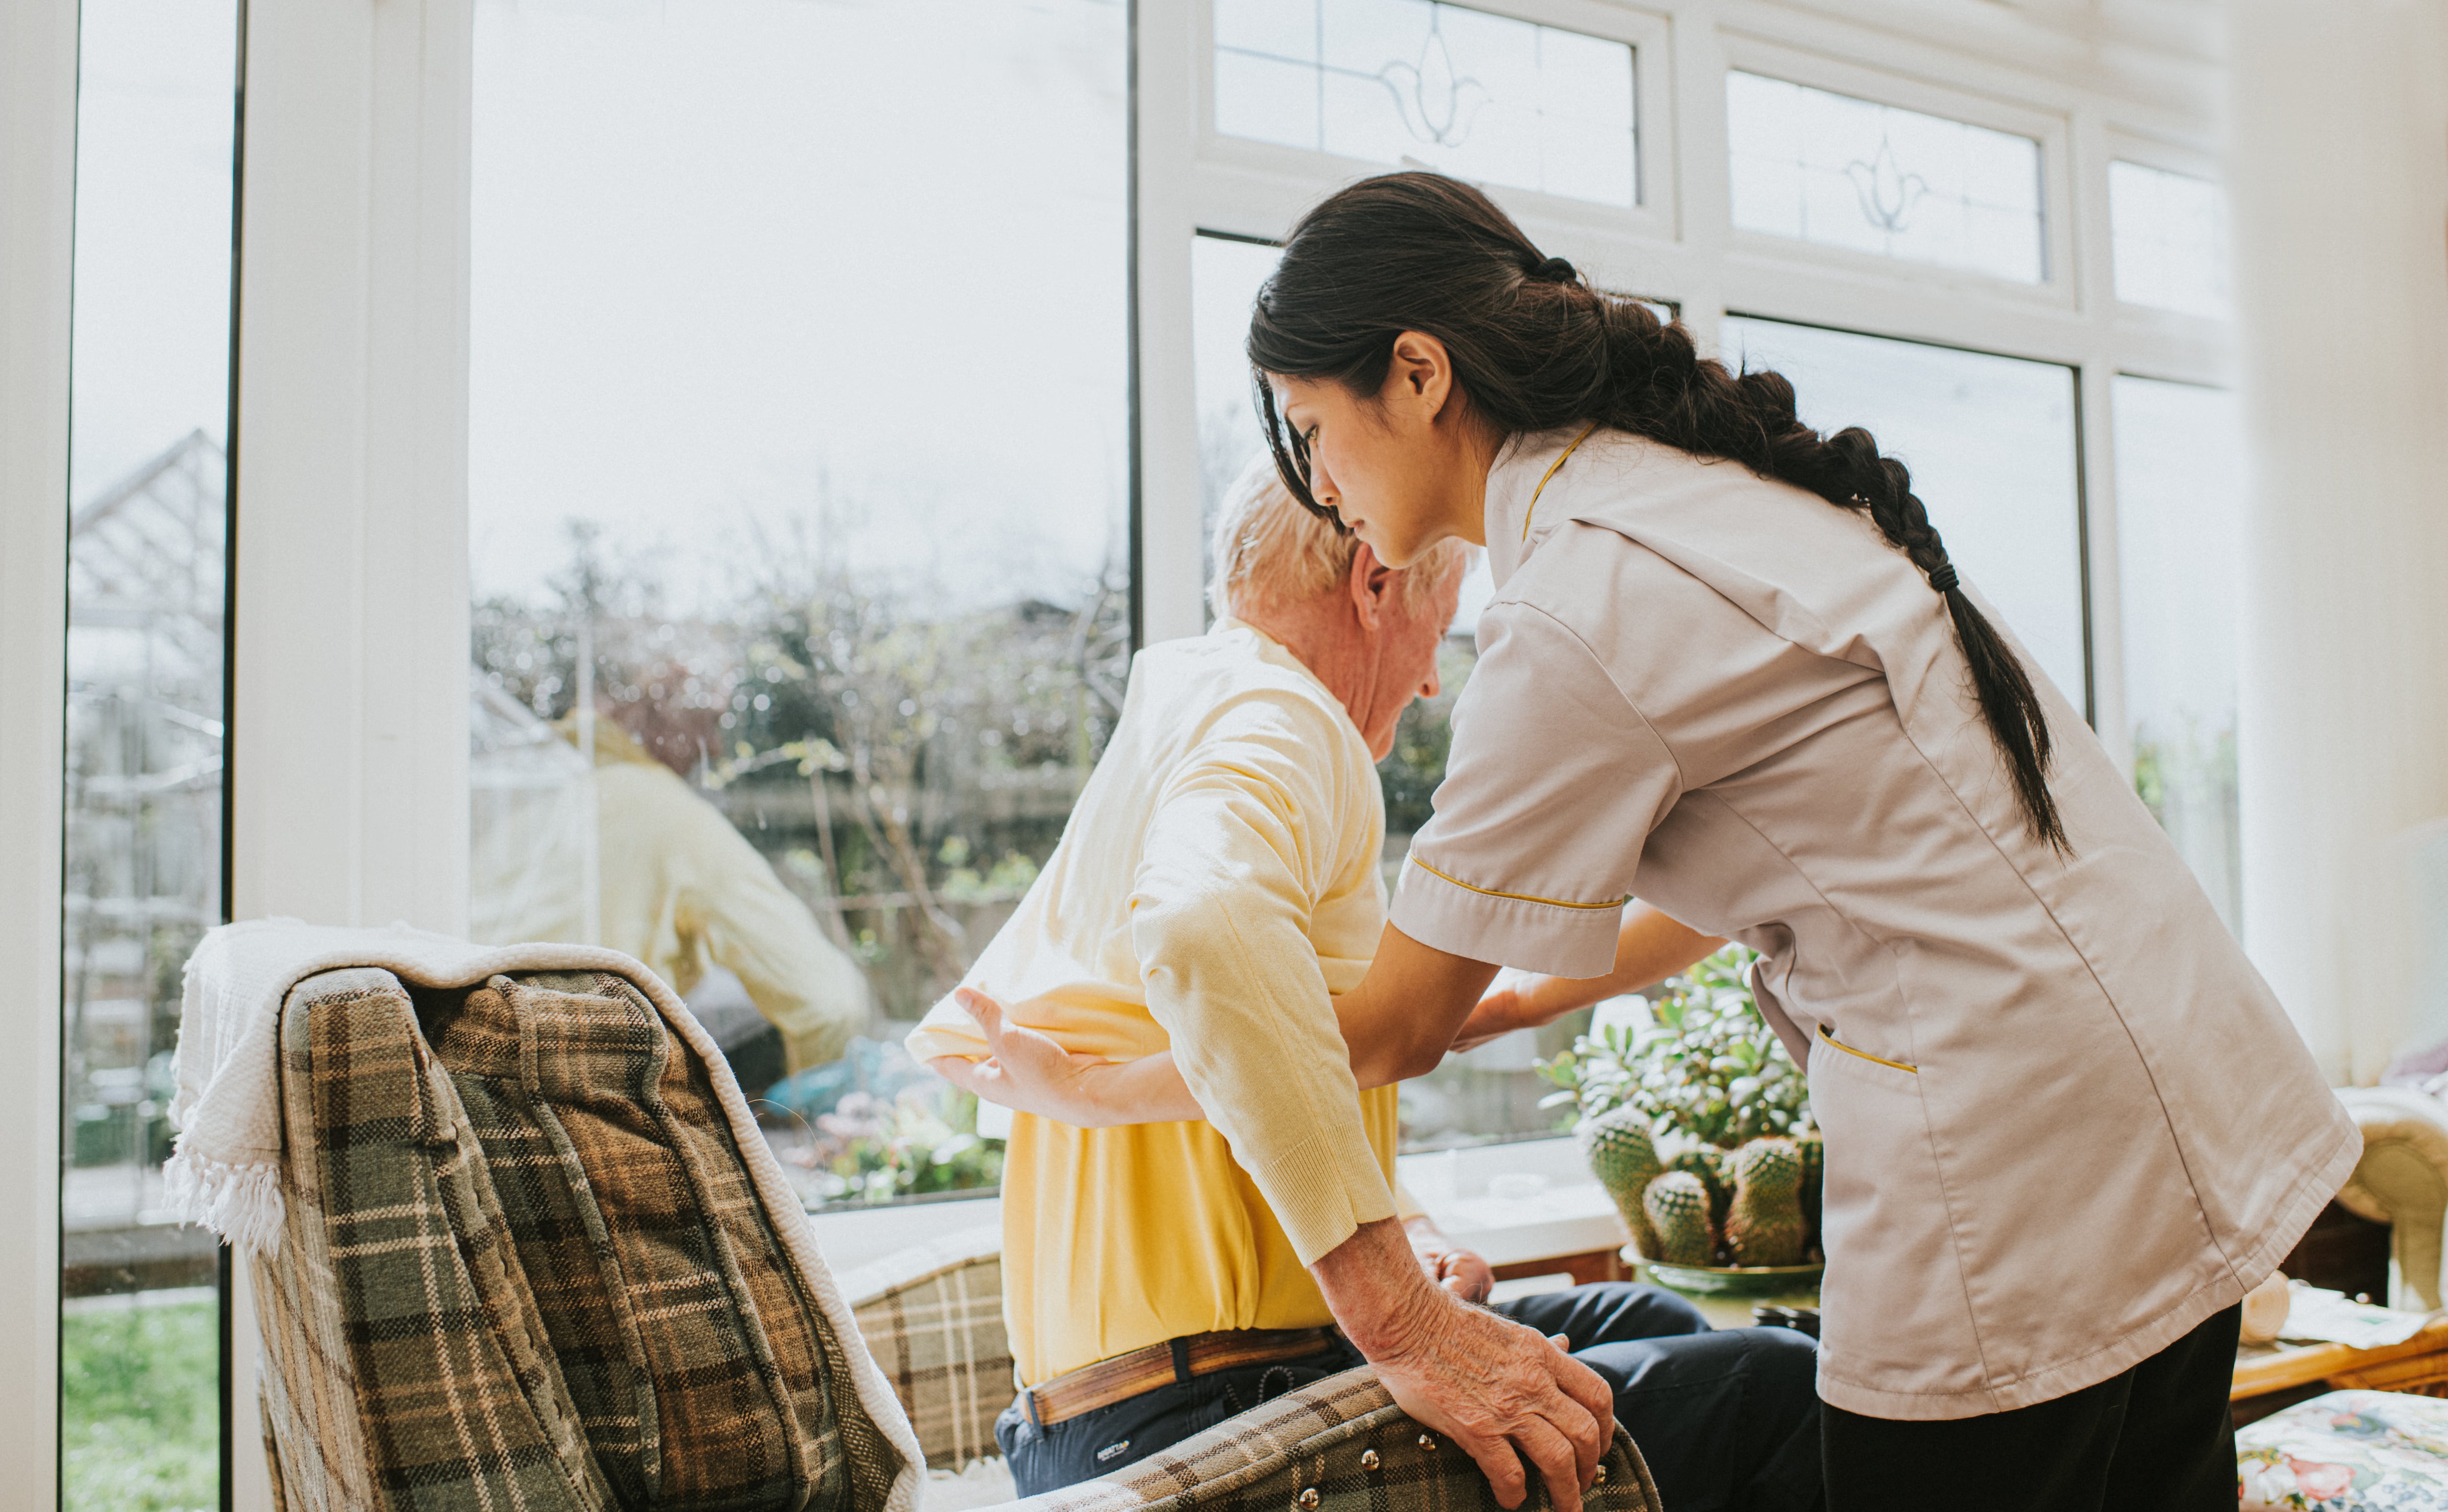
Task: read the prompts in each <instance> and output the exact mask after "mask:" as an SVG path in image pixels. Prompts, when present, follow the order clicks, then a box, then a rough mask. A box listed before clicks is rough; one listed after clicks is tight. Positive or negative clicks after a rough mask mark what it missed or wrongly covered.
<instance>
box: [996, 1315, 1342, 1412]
mask: <svg viewBox="0 0 2448 1512" xmlns="http://www.w3.org/2000/svg"><path fill="white" fill-rule="evenodd" d="M1335 1338H1336V1334H1335V1331H1334V1330H1332V1329H1330V1328H1328V1329H1232V1330H1225V1331H1223V1332H1220V1333H1193V1334H1189V1335H1187V1336H1186V1337H1183V1338H1178V1339H1167V1340H1166V1341H1165V1342H1163V1343H1162V1344H1151V1345H1149V1346H1148V1347H1147V1348H1146V1349H1133V1350H1132V1351H1131V1352H1130V1353H1128V1354H1118V1355H1115V1356H1114V1357H1113V1358H1112V1359H1110V1360H1100V1361H1098V1362H1097V1363H1096V1364H1094V1365H1086V1366H1081V1368H1079V1369H1077V1370H1073V1371H1071V1372H1069V1373H1068V1374H1065V1375H1058V1376H1056V1377H1055V1378H1054V1379H1053V1380H1051V1381H1048V1382H1046V1383H1045V1384H1044V1385H1043V1386H1040V1387H1032V1388H1029V1389H1028V1390H1025V1391H1023V1392H1022V1393H1021V1394H1020V1401H1021V1409H1022V1410H1023V1411H1024V1412H1026V1413H1027V1414H1028V1419H1029V1421H1030V1422H1032V1423H1034V1424H1036V1425H1037V1426H1039V1427H1041V1428H1042V1427H1047V1426H1052V1425H1054V1424H1057V1423H1060V1422H1061V1421H1062V1420H1063V1419H1065V1418H1076V1417H1078V1416H1079V1415H1080V1414H1081V1413H1082V1412H1094V1411H1096V1410H1097V1409H1098V1408H1099V1407H1112V1406H1113V1405H1114V1404H1115V1403H1117V1402H1125V1401H1128V1400H1129V1399H1131V1398H1132V1397H1135V1396H1138V1394H1139V1393H1141V1392H1143V1391H1153V1390H1155V1389H1156V1388H1157V1387H1160V1386H1174V1385H1177V1384H1180V1383H1183V1382H1187V1381H1190V1380H1192V1379H1193V1378H1195V1377H1197V1376H1202V1375H1214V1373H1215V1372H1216V1371H1218V1370H1234V1369H1238V1368H1241V1367H1243V1366H1245V1365H1272V1364H1275V1363H1276V1362H1277V1361H1281V1360H1298V1359H1302V1358H1305V1357H1306V1356H1309V1355H1312V1354H1316V1353H1319V1352H1320V1351H1322V1350H1324V1349H1328V1348H1329V1347H1330V1346H1332V1345H1333V1343H1334V1341H1335Z"/></svg>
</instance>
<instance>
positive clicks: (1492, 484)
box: [1485, 422, 1597, 588]
mask: <svg viewBox="0 0 2448 1512" xmlns="http://www.w3.org/2000/svg"><path fill="white" fill-rule="evenodd" d="M1588 429H1589V427H1588V425H1587V423H1586V422H1583V423H1580V424H1575V425H1568V426H1562V427H1559V429H1557V430H1554V431H1528V432H1525V433H1523V434H1521V435H1517V436H1514V437H1513V438H1512V439H1510V440H1508V441H1506V442H1505V443H1504V445H1503V447H1502V448H1501V450H1498V452H1497V453H1496V464H1495V466H1493V467H1491V468H1489V469H1487V506H1486V516H1485V525H1486V530H1487V570H1488V573H1489V575H1490V576H1491V577H1493V578H1494V579H1495V580H1496V585H1497V586H1498V587H1500V588H1501V587H1503V586H1504V580H1505V579H1507V578H1509V577H1511V576H1512V575H1513V571H1514V569H1515V568H1516V567H1519V566H1520V565H1521V564H1522V563H1523V562H1524V561H1526V560H1528V558H1529V556H1530V553H1531V552H1532V551H1533V550H1534V549H1536V548H1537V546H1538V544H1539V543H1540V541H1542V540H1544V539H1546V537H1547V535H1548V533H1549V532H1550V531H1552V530H1554V529H1555V528H1556V526H1558V525H1560V524H1561V523H1563V520H1564V518H1565V515H1564V511H1563V510H1561V509H1559V508H1557V507H1555V506H1556V504H1557V493H1558V490H1559V488H1562V487H1563V486H1564V480H1565V475H1566V474H1567V473H1569V472H1571V471H1572V470H1573V467H1574V465H1575V464H1577V463H1578V462H1580V461H1581V460H1582V458H1583V457H1584V456H1585V455H1587V453H1588V452H1589V450H1590V447H1591V446H1592V445H1593V444H1594V443H1596V441H1597V436H1595V435H1593V436H1592V437H1591V438H1590V439H1589V440H1588V441H1584V442H1582V443H1581V446H1580V449H1579V450H1577V451H1574V452H1573V456H1572V458H1571V460H1569V461H1567V462H1565V464H1564V465H1563V466H1562V467H1560V468H1558V467H1557V466H1556V462H1557V459H1558V458H1559V457H1562V456H1563V455H1564V453H1565V452H1566V451H1567V450H1572V447H1573V443H1574V441H1575V440H1576V439H1578V437H1579V436H1580V435H1581V433H1582V432H1583V431H1586V430H1588ZM1549 469H1554V476H1553V477H1552V478H1551V477H1549ZM1542 479H1543V480H1545V481H1546V489H1545V492H1544V493H1543V494H1541V493H1540V481H1541V480H1542ZM1534 497H1536V498H1539V500H1540V505H1539V508H1538V510H1537V512H1536V513H1535V514H1534V513H1533V512H1532V510H1531V507H1530V501H1531V500H1532V499H1533V498H1534Z"/></svg>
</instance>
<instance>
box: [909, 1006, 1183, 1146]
mask: <svg viewBox="0 0 2448 1512" xmlns="http://www.w3.org/2000/svg"><path fill="white" fill-rule="evenodd" d="M953 997H954V999H955V1000H956V1001H957V1002H958V1003H959V1004H960V1005H961V1006H962V1008H964V1009H965V1010H966V1011H967V1013H968V1015H969V1017H970V1018H972V1019H975V1020H977V1021H978V1030H979V1032H980V1033H982V1034H984V1035H985V1042H986V1051H987V1054H986V1058H985V1060H983V1061H970V1060H966V1059H964V1058H962V1057H960V1056H953V1055H939V1056H937V1057H935V1058H934V1059H932V1060H930V1061H928V1062H927V1065H928V1069H930V1070H932V1071H933V1072H934V1073H935V1074H936V1075H938V1076H940V1077H942V1078H943V1079H944V1080H945V1081H949V1082H951V1083H952V1084H953V1085H954V1086H956V1087H959V1088H960V1089H961V1090H962V1091H964V1092H974V1093H976V1094H977V1095H978V1096H979V1097H981V1098H984V1099H985V1101H988V1102H995V1103H1000V1104H1002V1105H1003V1106H1004V1107H1006V1108H1010V1109H1012V1110H1014V1111H1015V1112H1020V1113H1034V1114H1036V1115H1037V1116H1038V1117H1040V1118H1045V1119H1052V1120H1055V1121H1056V1122H1058V1123H1068V1124H1070V1125H1072V1126H1073V1127H1075V1128H1081V1129H1096V1128H1104V1127H1107V1126H1109V1125H1113V1124H1118V1123H1170V1122H1176V1121H1179V1120H1188V1119H1203V1118H1205V1117H1207V1114H1206V1112H1205V1110H1203V1109H1201V1108H1200V1107H1199V1106H1198V1103H1197V1101H1196V1100H1195V1099H1194V1098H1193V1097H1191V1095H1190V1088H1189V1087H1188V1086H1186V1085H1184V1084H1183V1082H1182V1080H1181V1076H1180V1073H1178V1072H1176V1070H1175V1069H1174V1067H1173V1055H1172V1053H1171V1052H1170V1051H1167V1052H1165V1053H1163V1054H1161V1055H1152V1056H1145V1057H1142V1058H1141V1059H1139V1060H1137V1061H1124V1062H1112V1061H1107V1060H1104V1059H1103V1058H1101V1057H1099V1056H1093V1055H1075V1054H1073V1053H1072V1052H1071V1051H1069V1050H1065V1049H1064V1048H1062V1045H1061V1043H1060V1042H1059V1041H1057V1040H1056V1039H1055V1038H1054V1037H1053V1036H1052V1035H1049V1034H1046V1033H1044V1032H1043V1031H1042V1030H1039V1029H1032V1028H1030V1027H1028V1026H1027V1025H1026V1024H1014V1023H1013V1022H1011V1017H1010V1015H1009V1014H1007V1013H1005V1012H1004V1006H1003V1005H1002V1004H1000V1003H997V1002H996V1001H995V1000H994V999H992V998H990V997H988V996H986V995H985V993H983V992H980V991H978V990H977V989H976V988H974V987H963V988H961V989H960V990H959V991H958V992H956V993H954V994H953Z"/></svg>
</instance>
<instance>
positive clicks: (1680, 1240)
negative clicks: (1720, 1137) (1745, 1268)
mask: <svg viewBox="0 0 2448 1512" xmlns="http://www.w3.org/2000/svg"><path fill="white" fill-rule="evenodd" d="M1641 1206H1642V1207H1643V1208H1644V1209H1646V1210H1647V1212H1648V1215H1649V1223H1650V1227H1652V1228H1654V1229H1655V1230H1656V1231H1657V1246H1658V1253H1657V1254H1656V1256H1655V1258H1657V1259H1659V1260H1663V1261H1664V1262H1666V1263H1667V1264H1668V1265H1695V1266H1705V1265H1708V1264H1710V1263H1711V1262H1712V1261H1713V1260H1714V1259H1715V1258H1716V1249H1717V1236H1716V1234H1715V1233H1714V1232H1713V1230H1712V1225H1711V1224H1710V1222H1709V1189H1708V1187H1706V1186H1705V1185H1703V1184H1702V1183H1701V1180H1700V1178H1699V1177H1696V1176H1693V1174H1692V1173H1691V1172H1689V1171H1669V1172H1667V1173H1666V1174H1665V1175H1664V1176H1661V1177H1658V1178H1657V1179H1655V1180H1654V1181H1652V1182H1650V1183H1649V1191H1648V1192H1647V1193H1646V1194H1644V1195H1643V1196H1642V1198H1641Z"/></svg>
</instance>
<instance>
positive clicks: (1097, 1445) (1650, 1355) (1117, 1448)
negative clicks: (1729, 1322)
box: [995, 1282, 1821, 1512]
mask: <svg viewBox="0 0 2448 1512" xmlns="http://www.w3.org/2000/svg"><path fill="white" fill-rule="evenodd" d="M1496 1311H1499V1312H1501V1313H1503V1314H1504V1315H1505V1316H1507V1317H1510V1318H1512V1319H1514V1320H1515V1321H1516V1322H1519V1323H1524V1324H1527V1325H1529V1326H1530V1327H1532V1328H1534V1329H1537V1330H1539V1331H1540V1332H1541V1333H1547V1334H1556V1333H1560V1334H1563V1335H1564V1336H1565V1337H1566V1338H1567V1339H1568V1340H1569V1341H1571V1345H1572V1349H1573V1355H1574V1357H1575V1358H1576V1359H1578V1360H1579V1361H1580V1362H1581V1363H1582V1364H1584V1365H1586V1366H1588V1367H1589V1368H1591V1369H1593V1370H1596V1371H1597V1373H1598V1375H1599V1377H1600V1378H1601V1379H1603V1380H1604V1381H1605V1382H1606V1383H1607V1386H1608V1387H1609V1388H1611V1389H1612V1390H1613V1391H1614V1392H1615V1413H1616V1421H1617V1422H1619V1423H1621V1424H1622V1425H1623V1426H1624V1428H1625V1429H1626V1430H1627V1431H1628V1432H1630V1433H1631V1435H1632V1439H1633V1442H1634V1443H1635V1444H1636V1445H1639V1446H1640V1452H1641V1457H1642V1458H1643V1459H1645V1460H1647V1461H1648V1462H1649V1473H1650V1474H1651V1475H1652V1476H1654V1477H1655V1478H1656V1481H1657V1489H1658V1494H1659V1495H1660V1496H1661V1497H1662V1498H1663V1499H1664V1501H1665V1502H1666V1504H1667V1505H1668V1506H1670V1507H1672V1508H1673V1509H1674V1512H1719V1509H1724V1512H1806V1509H1808V1508H1814V1507H1817V1506H1819V1505H1820V1504H1821V1493H1820V1469H1819V1456H1820V1448H1819V1414H1820V1407H1819V1398H1818V1395H1817V1393H1816V1391H1815V1390H1814V1388H1813V1385H1812V1382H1813V1377H1814V1373H1815V1370H1816V1368H1817V1357H1816V1354H1815V1352H1814V1350H1813V1349H1812V1346H1811V1341H1810V1340H1808V1339H1807V1338H1805V1337H1804V1336H1802V1335H1801V1334H1799V1333H1796V1332H1794V1331H1792V1330H1788V1329H1729V1330H1722V1331H1718V1332H1712V1331H1710V1329H1709V1325H1708V1322H1707V1320H1706V1319H1704V1318H1702V1317H1701V1316H1700V1313H1699V1311H1698V1310H1697V1309H1695V1308H1693V1306H1692V1304H1691V1303H1689V1302H1686V1301H1685V1300H1683V1299H1682V1298H1681V1297H1679V1296H1676V1295H1675V1294H1674V1293H1673V1292H1666V1291H1661V1290H1659V1289H1658V1288H1656V1287H1648V1286H1635V1285H1632V1284H1630V1283H1626V1282H1614V1283H1609V1284H1606V1285H1602V1286H1584V1287H1575V1288H1573V1289H1572V1290H1571V1291H1569V1292H1549V1293H1547V1294H1545V1295H1543V1296H1535V1297H1524V1298H1522V1299H1521V1300H1520V1301H1518V1302H1509V1303H1506V1304H1504V1305H1503V1306H1501V1307H1500V1308H1498V1309H1497V1310H1496ZM1361 1363H1362V1361H1361V1358H1360V1352H1359V1351H1358V1350H1356V1349H1352V1348H1351V1347H1350V1346H1349V1345H1348V1344H1344V1343H1342V1342H1341V1341H1339V1340H1338V1341H1337V1342H1336V1344H1335V1347H1334V1348H1333V1349H1329V1350H1327V1351H1325V1352H1324V1353H1322V1354H1318V1355H1314V1356H1311V1357H1310V1358H1309V1359H1306V1360H1298V1361H1293V1362H1291V1363H1290V1364H1286V1365H1272V1366H1253V1367H1251V1368H1248V1369H1243V1370H1222V1371H1218V1372H1216V1373H1215V1374H1214V1375H1204V1376H1199V1377H1196V1378H1195V1379H1194V1380H1191V1381H1188V1382H1183V1383H1177V1384H1176V1385H1173V1386H1165V1387H1158V1388H1157V1389H1155V1390H1153V1391H1146V1392H1142V1393H1140V1394H1139V1395H1138V1396H1135V1397H1132V1398H1130V1399H1129V1400H1128V1401H1123V1402H1117V1403H1115V1404H1113V1405H1112V1406H1110V1407H1100V1408H1098V1409H1097V1410H1095V1411H1093V1412H1083V1413H1081V1415H1080V1416H1078V1417H1076V1418H1066V1419H1064V1420H1063V1421H1061V1422H1060V1423H1057V1424H1055V1425H1054V1426H1051V1427H1044V1428H1041V1427H1038V1426H1036V1425H1034V1424H1032V1423H1030V1422H1029V1421H1028V1420H1027V1418H1026V1417H1025V1416H1024V1415H1023V1412H1022V1411H1021V1409H1020V1407H1017V1406H1014V1407H1011V1408H1010V1409H1008V1410H1006V1411H1005V1412H1004V1415H1003V1417H1002V1418H1001V1419H1000V1420H999V1421H998V1422H997V1423H996V1424H995V1439H996V1441H997V1442H998V1443H1000V1444H1001V1445H1003V1451H1004V1457H1005V1458H1006V1459H1007V1460H1008V1461H1009V1462H1010V1464H1011V1470H1012V1479H1013V1481H1014V1482H1015V1483H1017V1485H1018V1487H1019V1490H1020V1494H1021V1495H1023V1496H1036V1495H1039V1494H1040V1493H1042V1492H1045V1491H1051V1490H1055V1489H1057V1488H1058V1487H1061V1486H1065V1485H1070V1484H1073V1483H1077V1482H1080V1481H1085V1480H1088V1479H1090V1478H1092V1477H1095V1476H1099V1475H1103V1474H1106V1473H1108V1472H1110V1471H1113V1470H1117V1469H1119V1468H1120V1467H1121V1466H1123V1465H1125V1464H1130V1463H1131V1462H1132V1461H1134V1460H1138V1459H1142V1458H1144V1457H1146V1456H1148V1455H1151V1454H1154V1453H1156V1452H1157V1451H1158V1450H1160V1449H1165V1448H1170V1447H1171V1446H1173V1445H1176V1444H1177V1443H1179V1442H1180V1441H1182V1440H1183V1439H1186V1438H1189V1437H1190V1436H1192V1435H1193V1434H1195V1433H1202V1432H1204V1431H1206V1430H1207V1429H1209V1428H1211V1427H1214V1426H1215V1425H1216V1424H1218V1423H1221V1422H1223V1421H1224V1420H1225V1419H1226V1418H1229V1417H1233V1416H1234V1415H1236V1414H1238V1413H1241V1412H1245V1411H1248V1410H1249V1409H1250V1408H1251V1407H1255V1406H1257V1405H1258V1404H1259V1403H1261V1402H1264V1401H1267V1400H1269V1399H1270V1398H1272V1397H1277V1396H1281V1395H1282V1394H1283V1393H1284V1392H1286V1391H1290V1390H1293V1389H1296V1388H1300V1387H1303V1386H1307V1385H1309V1384H1310V1382H1312V1381H1316V1380H1319V1379H1321V1378H1323V1377H1325V1376H1329V1375H1332V1374H1334V1373H1335V1372H1336V1371H1339V1370H1348V1369H1350V1368H1352V1367H1353V1366H1356V1365H1359V1364H1361Z"/></svg>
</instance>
